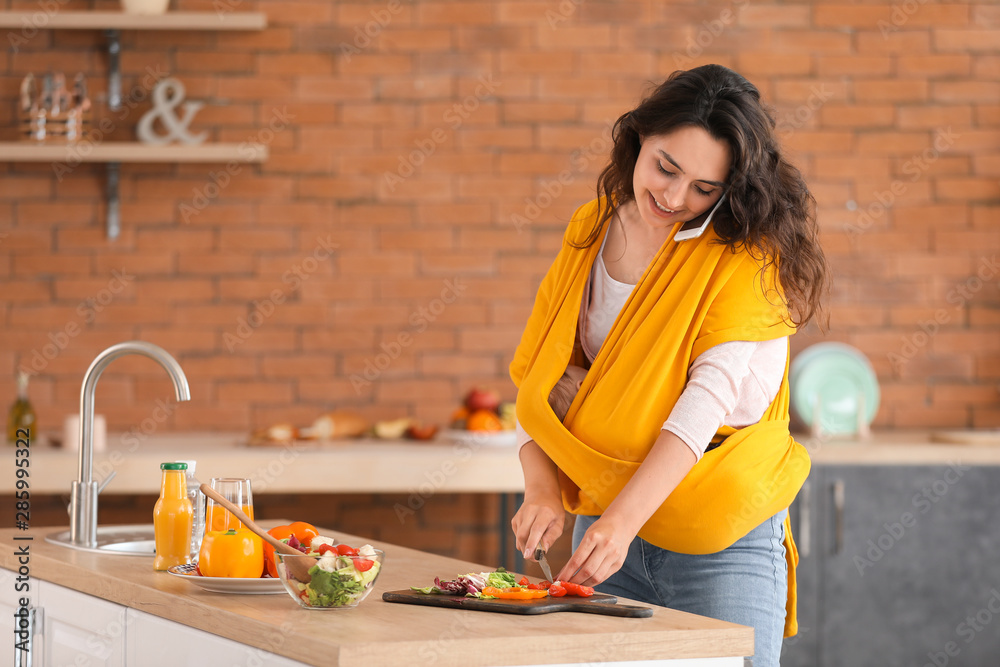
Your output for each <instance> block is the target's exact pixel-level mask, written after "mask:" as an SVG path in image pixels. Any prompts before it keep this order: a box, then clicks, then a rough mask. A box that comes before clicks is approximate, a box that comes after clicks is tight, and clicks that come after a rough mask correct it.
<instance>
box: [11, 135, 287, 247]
mask: <svg viewBox="0 0 1000 667" xmlns="http://www.w3.org/2000/svg"><path fill="white" fill-rule="evenodd" d="M267 157H268V150H267V146H264V145H262V144H199V145H195V146H187V145H178V144H171V145H168V146H151V145H149V144H143V143H139V142H137V141H107V142H104V143H97V144H93V143H89V142H83V143H79V144H63V145H44V144H43V145H37V144H29V143H26V142H23V141H6V142H0V161H2V162H52V163H53V164H54V165H55V164H56V163H59V162H63V163H65V164H66V165H67V166H72V165H75V164H77V163H80V162H91V163H103V164H104V165H105V168H106V169H107V172H108V178H107V183H106V184H105V188H104V198H105V200H106V202H107V212H106V215H105V221H104V226H105V230H106V232H107V235H108V238H109V239H112V240H114V239H116V238H118V234H119V233H120V232H121V214H120V201H121V200H120V197H119V193H118V180H119V175H120V173H121V163H122V162H143V163H147V164H150V163H160V164H173V163H177V162H201V163H205V162H216V163H223V162H225V163H229V162H238V163H246V164H249V163H259V162H264V161H265V160H267Z"/></svg>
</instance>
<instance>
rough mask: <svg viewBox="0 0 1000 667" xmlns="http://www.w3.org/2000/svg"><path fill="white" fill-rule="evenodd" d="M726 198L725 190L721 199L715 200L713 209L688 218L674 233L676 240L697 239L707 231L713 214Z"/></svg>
mask: <svg viewBox="0 0 1000 667" xmlns="http://www.w3.org/2000/svg"><path fill="white" fill-rule="evenodd" d="M725 198H726V193H725V192H723V193H722V196H721V197H719V201H717V202H715V206H713V207H712V209H711V210H709V211H707V212H705V213H702V214H701V215H699V216H698V217H697V218H695V219H693V220H688V221H687V222H685V223H683V224H682V225H681V228H680V229H678V230H677V233H676V234H674V240H675V241H687V240H689V239H696V238H698V237H699V236H701V235H702V234H704V233H705V230H706V229H708V226H709V225H710V224H711V223H712V216H714V215H715V212H716V211H718V210H719V206H721V205H722V202H723V200H725Z"/></svg>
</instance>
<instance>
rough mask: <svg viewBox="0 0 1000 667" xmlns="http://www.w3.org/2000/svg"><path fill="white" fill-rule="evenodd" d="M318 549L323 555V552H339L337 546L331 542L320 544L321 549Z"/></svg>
mask: <svg viewBox="0 0 1000 667" xmlns="http://www.w3.org/2000/svg"><path fill="white" fill-rule="evenodd" d="M317 551H318V552H319V554H320V555H321V556H322V555H323V554H327V553H329V552H331V551H332V552H333V553H337V547H332V546H330V545H329V544H321V545H319V549H318V550H317Z"/></svg>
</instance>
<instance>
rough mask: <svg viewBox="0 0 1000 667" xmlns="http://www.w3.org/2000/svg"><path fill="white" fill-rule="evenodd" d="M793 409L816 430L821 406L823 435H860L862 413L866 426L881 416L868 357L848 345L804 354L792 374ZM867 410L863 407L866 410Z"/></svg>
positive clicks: (817, 348)
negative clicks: (815, 423) (817, 409)
mask: <svg viewBox="0 0 1000 667" xmlns="http://www.w3.org/2000/svg"><path fill="white" fill-rule="evenodd" d="M788 383H789V389H790V391H791V394H792V395H791V399H792V400H791V408H792V410H793V411H794V412H795V414H796V415H797V416H798V417H799V419H801V420H802V421H803V422H804V423H805V424H806V425H808V426H812V425H813V422H814V421H815V419H816V414H815V412H816V406H817V405H818V406H819V422H820V428H821V430H822V432H823V433H826V434H829V435H850V434H854V433H857V431H858V424H859V423H860V420H859V418H858V417H859V414H858V413H859V412H862V410H863V413H862V418H863V419H864V423H865V424H869V425H870V424H871V423H872V421H874V419H875V415H876V414H877V413H878V406H879V400H880V392H879V386H878V379H877V378H876V377H875V370H874V369H873V368H872V365H871V362H869V361H868V357H866V356H865V355H864V353H862V352H861V351H860V350H858V349H857V348H855V347H851V346H850V345H847V344H845V343H834V342H830V343H817V344H816V345H811V346H809V347H807V348H806V349H804V350H802V352H800V353H799V354H797V355H796V356H795V359H793V360H792V365H791V368H790V369H789V371H788ZM862 406H863V407H862Z"/></svg>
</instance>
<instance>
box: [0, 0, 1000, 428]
mask: <svg viewBox="0 0 1000 667" xmlns="http://www.w3.org/2000/svg"><path fill="white" fill-rule="evenodd" d="M49 4H51V5H53V7H55V6H56V5H58V7H55V8H54V9H52V11H62V10H63V9H86V8H113V7H116V6H117V3H116V2H113V1H112V0H100V1H99V2H88V1H85V0H68V1H66V2H62V1H60V2H59V3H49ZM220 5H221V6H222V7H223V10H225V8H226V7H232V8H233V10H234V11H242V10H247V9H258V10H261V11H264V12H266V13H267V14H268V17H269V22H270V27H269V28H268V29H267V30H265V31H263V32H257V33H255V32H249V33H242V32H233V33H222V32H219V33H216V32H210V31H209V32H194V31H192V32H156V31H153V32H143V33H137V32H134V31H126V32H124V33H123V58H122V65H123V69H124V81H123V82H124V89H125V91H126V94H127V95H131V97H130V98H129V100H130V104H129V105H128V107H127V109H126V111H125V112H123V113H115V114H112V113H110V112H109V111H108V110H107V109H106V107H105V106H104V104H103V99H104V91H105V86H106V82H105V78H104V68H105V65H106V62H105V61H106V58H105V56H104V55H103V51H102V45H103V38H102V36H101V35H100V33H99V32H98V31H47V30H44V29H43V30H39V31H37V32H36V31H34V30H33V29H32V28H31V27H30V26H29V27H26V28H24V29H23V30H17V29H15V30H11V31H9V33H8V34H5V36H4V37H5V41H6V42H8V43H7V44H5V48H4V49H3V50H0V127H3V128H4V129H3V130H0V132H2V137H3V138H4V139H7V140H9V139H12V138H13V137H14V129H13V127H14V122H15V117H16V95H17V90H18V86H19V83H20V80H21V78H22V77H23V76H24V75H25V74H26V73H27V72H36V73H39V72H42V71H44V70H46V69H48V68H54V69H61V70H64V71H67V72H70V73H75V72H76V71H78V70H79V71H82V72H84V73H85V74H86V76H87V77H88V82H89V84H90V87H91V91H92V93H93V94H94V96H95V99H96V100H97V101H98V105H97V106H98V114H97V120H99V119H102V118H103V119H106V120H107V121H108V122H109V125H108V126H107V131H106V132H104V133H103V136H104V138H106V139H113V140H128V139H130V138H131V137H133V136H134V134H133V131H134V127H135V125H136V123H137V121H138V118H139V117H140V116H141V115H142V114H143V113H144V112H145V111H146V110H147V109H148V108H149V102H148V100H147V99H146V98H147V97H148V95H147V93H148V91H147V90H145V89H144V87H143V79H144V77H147V76H148V72H149V71H160V72H161V73H169V74H170V75H174V76H177V77H178V78H180V79H181V80H182V81H183V82H184V83H185V85H186V86H187V92H188V96H189V98H191V99H198V100H201V101H204V102H205V104H206V106H205V108H204V109H202V110H201V111H200V112H199V114H198V115H197V117H196V120H195V123H194V125H195V126H196V127H197V129H199V130H205V131H207V132H208V134H209V137H210V140H212V141H231V142H243V141H249V140H255V141H261V142H264V143H267V144H268V145H269V147H270V150H271V156H272V157H271V159H270V160H269V161H268V162H267V163H266V164H262V165H252V166H249V165H243V166H237V167H234V168H232V169H228V170H227V168H226V165H192V164H180V165H136V164H126V165H123V167H122V183H121V192H122V198H123V200H122V221H123V230H122V234H121V237H120V238H119V239H118V240H117V241H114V242H109V241H107V240H106V239H105V238H104V234H103V230H102V220H103V216H104V204H103V202H102V197H101V192H102V188H103V178H104V176H103V168H102V167H100V166H95V165H87V164H83V165H67V168H68V170H69V171H68V173H65V174H63V175H61V176H60V177H57V176H56V175H55V174H54V171H53V167H54V166H53V165H50V164H8V163H2V160H0V234H2V237H0V281H2V285H3V289H2V291H0V292H2V293H0V321H2V322H3V327H2V329H0V377H6V378H8V379H9V378H10V377H11V376H12V374H13V372H14V370H15V368H17V367H18V366H22V367H27V368H31V369H32V370H34V371H36V372H37V376H36V377H35V379H34V380H33V382H32V386H31V395H32V400H33V401H34V403H35V405H36V407H37V409H38V413H39V420H40V423H41V424H42V426H43V427H44V428H45V429H47V430H48V429H52V430H59V428H60V425H61V423H62V420H63V418H64V416H65V415H67V414H69V413H72V412H75V410H76V396H77V395H78V388H79V383H80V380H81V376H82V373H83V372H84V370H85V369H86V367H87V365H88V364H89V362H90V360H91V359H92V358H93V356H94V355H95V354H96V353H97V352H98V351H99V350H100V349H102V348H104V347H105V346H107V345H110V344H112V343H115V342H118V341H121V340H127V339H132V338H140V339H144V340H148V341H152V342H155V343H158V344H161V345H163V346H164V347H166V348H167V349H168V350H170V351H171V352H172V353H174V354H175V355H176V356H177V357H178V359H179V360H180V361H181V363H182V364H183V365H184V367H185V368H186V369H187V373H188V376H189V378H190V380H191V384H192V394H193V397H194V401H193V403H192V404H190V405H185V406H182V407H180V408H178V409H177V410H176V411H173V413H172V414H171V415H170V416H169V417H168V419H167V420H166V421H165V422H163V423H162V424H160V423H157V425H156V428H157V429H160V428H162V429H164V430H186V429H218V430H247V429H250V428H253V427H259V426H264V425H266V424H268V423H271V422H273V421H277V420H285V419H288V420H292V421H296V422H299V423H303V424H304V423H308V422H309V421H310V420H311V419H312V418H313V417H314V416H316V415H318V414H320V413H322V412H323V411H325V410H327V409H330V408H333V407H338V408H352V409H356V410H358V411H360V412H362V413H364V414H365V415H367V416H368V417H370V418H373V419H375V418H392V417H396V416H401V415H412V416H416V417H420V418H422V419H426V420H430V421H436V422H441V421H443V420H445V419H446V417H447V415H448V414H449V413H450V411H451V409H452V407H453V406H454V405H455V404H456V403H457V402H458V400H459V398H460V397H461V395H462V394H463V393H464V391H465V390H467V389H468V388H469V387H470V386H472V385H476V384H481V385H486V386H491V387H495V388H497V389H499V390H500V391H501V392H502V393H503V395H504V396H505V397H506V398H512V397H513V393H514V391H513V387H512V386H511V383H510V381H509V380H508V379H507V376H506V366H507V364H508V362H509V360H510V357H511V353H512V350H513V348H514V346H515V344H516V342H517V340H518V338H519V335H520V332H521V328H522V326H523V323H524V320H525V318H526V316H527V313H528V311H529V309H530V304H531V300H532V297H533V294H534V289H535V287H536V285H537V283H538V280H539V279H540V277H541V275H542V274H543V272H544V270H545V268H546V266H547V264H548V262H549V261H550V259H551V257H552V255H553V253H554V251H555V249H556V247H557V245H558V242H559V238H560V234H561V231H562V229H563V227H564V225H565V223H566V221H567V220H568V218H569V216H570V215H571V214H572V212H573V210H574V209H575V207H576V206H577V205H579V204H580V203H582V202H583V201H585V200H587V199H588V198H590V197H591V196H592V192H593V184H594V179H595V176H596V174H597V173H598V171H599V170H600V168H601V166H602V165H603V162H604V159H605V157H606V154H607V150H608V147H609V129H608V128H609V123H610V122H612V121H613V120H614V119H615V118H616V117H617V115H618V114H619V113H621V112H622V111H624V110H625V109H627V108H628V107H629V105H631V104H632V103H634V101H635V100H636V99H637V98H638V97H639V96H640V94H641V92H642V91H643V90H644V88H645V87H646V86H647V82H649V81H656V80H659V79H662V78H663V77H664V76H665V75H666V74H667V73H668V72H670V71H672V70H674V69H677V68H686V67H690V66H694V65H698V64H702V63H707V62H718V63H722V64H725V65H729V66H732V67H734V68H736V69H737V70H739V71H741V72H742V73H744V74H745V75H746V76H748V77H749V78H750V79H751V80H753V81H754V82H755V83H756V84H757V85H758V86H759V87H760V89H761V90H762V92H763V93H764V95H765V96H766V98H767V99H768V100H769V101H770V102H771V103H772V104H773V105H774V107H775V111H776V114H777V119H778V124H779V130H780V133H781V136H782V140H783V142H784V144H785V145H786V146H787V148H788V149H789V150H790V151H791V153H792V155H793V156H794V158H795V161H796V162H797V164H798V165H800V167H801V168H802V169H803V171H804V172H805V174H806V176H807V178H808V180H809V182H810V184H811V186H812V188H813V190H814V192H815V194H816V197H817V200H818V204H819V211H818V213H819V219H820V222H821V225H822V228H823V240H824V244H825V247H826V250H827V252H828V254H829V258H830V261H831V263H832V265H833V269H834V272H835V277H836V281H835V284H834V288H833V292H832V295H831V298H830V310H831V315H832V318H831V324H830V329H829V331H828V332H827V333H826V334H823V333H821V332H819V331H818V330H817V329H816V328H810V329H809V330H807V331H805V332H803V333H802V334H801V335H799V336H797V337H796V339H795V342H794V349H795V351H797V350H799V349H802V348H803V347H804V346H805V345H807V344H809V343H812V342H816V341H818V340H821V339H824V338H828V339H834V340H841V341H845V342H848V343H850V344H853V345H856V346H858V347H859V348H861V349H862V350H864V351H865V352H866V353H867V354H868V355H869V357H870V358H871V360H872V362H873V364H874V365H875V367H876V369H877V371H878V375H879V379H880V381H881V383H882V386H883V405H882V409H881V410H880V412H879V416H878V420H877V426H880V427H890V426H899V427H905V426H928V427H936V426H941V427H945V426H947V427H967V426H977V427H986V426H1000V400H998V399H1000V396H998V392H997V387H998V377H1000V372H998V367H1000V335H998V329H1000V314H998V311H1000V290H998V284H1000V283H998V275H997V265H996V263H995V255H994V252H995V250H996V248H997V247H998V246H1000V203H998V202H1000V186H998V182H1000V162H998V160H997V158H996V153H997V149H998V148H1000V84H998V83H997V80H998V76H997V75H998V72H1000V64H998V63H1000V53H998V49H1000V14H998V12H997V10H996V7H995V6H994V5H992V4H991V3H989V2H978V3H977V2H971V3H965V2H948V3H943V2H940V3H939V2H935V1H933V0H930V1H928V2H911V3H903V2H897V3H895V4H892V3H888V2H866V3H864V4H854V3H837V2H819V1H817V2H795V3H777V4H766V3H765V4H760V3H748V2H746V1H745V0H732V1H731V2H720V1H715V0H712V1H710V2H707V3H704V2H697V3H696V2H651V1H650V0H620V1H612V0H602V1H596V0H595V1H593V2H579V1H577V0H564V1H562V2H556V1H555V0H552V1H550V2H546V1H539V2H519V1H508V0H497V1H494V2H487V1H485V0H475V1H451V0H448V1H444V0H412V1H404V0H371V1H367V0H366V1H357V0H344V1H341V2H328V1H327V0H297V1H296V2H287V1H285V0H259V1H258V2H254V1H252V0H242V1H237V2H230V3H226V2H223V3H219V2H213V1H212V0H175V2H174V8H175V9H206V10H209V11H212V10H215V9H217V8H218V7H219V6H220ZM44 6H47V5H45V4H44V3H43V5H39V4H38V3H37V2H35V1H34V0H2V1H0V7H5V8H21V9H31V10H33V11H38V10H39V7H44ZM37 16H38V17H39V18H38V20H39V21H44V20H45V19H44V11H42V12H41V13H39V14H38V15H37ZM21 38H23V39H21ZM12 39H13V40H14V41H11V40H12ZM15 42H16V48H14V44H15ZM147 80H148V79H147ZM98 393H99V394H100V398H99V400H98V406H99V410H100V412H102V413H104V414H106V415H107V417H108V420H109V424H110V427H111V428H112V429H113V430H128V429H130V428H134V427H137V425H139V424H143V423H147V424H148V423H151V422H149V417H150V416H151V414H152V411H153V410H154V408H155V405H154V403H153V401H154V400H155V399H156V398H159V397H166V396H168V395H169V387H168V383H167V381H166V379H165V378H164V377H163V375H162V373H161V372H160V371H159V369H157V368H155V367H154V366H153V365H152V364H151V363H149V362H146V361H145V360H136V359H132V360H122V361H119V362H116V363H115V364H114V365H113V366H112V367H111V368H110V369H109V370H108V371H107V373H106V377H105V379H103V380H102V382H101V384H100V389H99V390H98ZM12 396H13V382H10V381H9V380H8V381H4V382H0V404H2V405H5V406H6V405H7V404H9V402H10V401H11V399H12ZM144 420H145V422H144Z"/></svg>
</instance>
